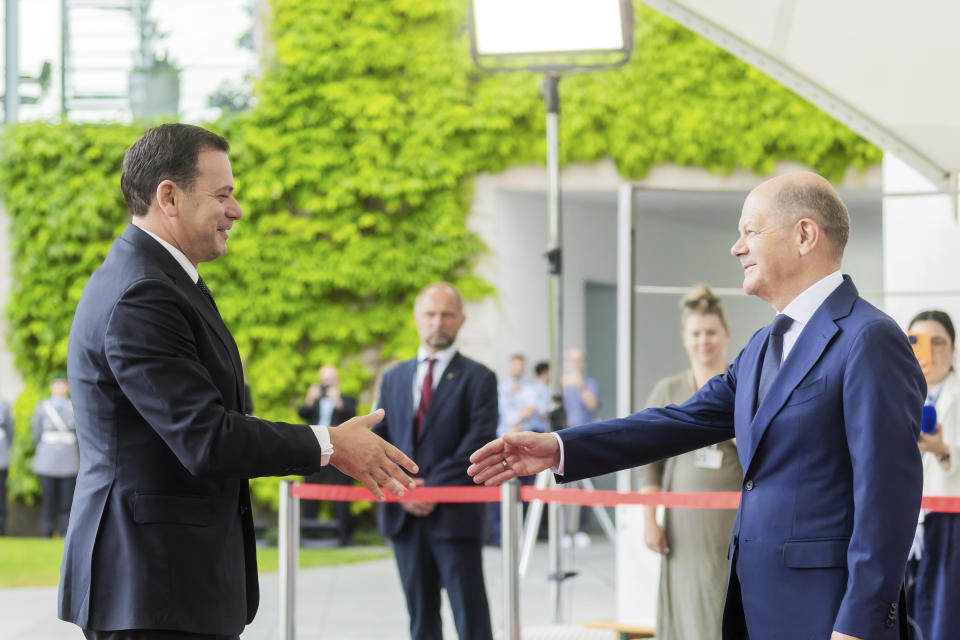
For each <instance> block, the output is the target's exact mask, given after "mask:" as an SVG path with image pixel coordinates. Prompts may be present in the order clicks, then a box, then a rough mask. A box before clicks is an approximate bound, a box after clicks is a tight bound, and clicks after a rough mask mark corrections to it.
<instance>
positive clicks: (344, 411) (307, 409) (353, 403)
mask: <svg viewBox="0 0 960 640" xmlns="http://www.w3.org/2000/svg"><path fill="white" fill-rule="evenodd" d="M340 400H341V401H342V404H343V406H342V407H340V408H339V409H337V408H336V407H334V409H333V415H331V416H330V426H331V427H336V426H338V425H339V424H340V423H342V422H346V421H347V420H349V419H350V418H353V417H354V416H356V415H357V399H356V398H354V397H353V396H348V395H344V394H341V395H340ZM297 415H299V416H300V417H301V418H303V419H304V420H306V421H307V424H319V423H320V401H319V400H317V401H316V402H314V403H313V404H305V405H303V406H301V407H300V408H299V409H297Z"/></svg>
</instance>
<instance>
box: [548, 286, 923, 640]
mask: <svg viewBox="0 0 960 640" xmlns="http://www.w3.org/2000/svg"><path fill="white" fill-rule="evenodd" d="M769 332H770V329H769V327H766V328H764V329H761V330H760V331H758V332H757V333H756V334H754V336H753V337H752V338H751V340H750V342H749V343H748V344H747V346H746V348H744V350H743V351H742V352H741V353H740V355H739V356H738V357H737V359H736V361H734V363H733V364H732V365H731V366H730V368H729V369H728V370H727V372H726V373H725V374H723V375H720V376H717V377H715V378H713V379H712V380H710V381H709V382H708V383H707V384H706V385H705V386H704V387H703V388H702V389H701V390H700V391H699V392H698V393H696V394H695V395H694V396H693V397H692V398H691V399H690V400H688V401H687V402H686V403H684V404H682V405H680V406H674V405H671V406H669V407H666V408H662V409H648V410H645V411H642V412H640V413H637V414H634V415H632V416H629V417H626V418H622V419H617V420H609V421H606V422H600V423H595V424H592V425H588V426H585V427H579V428H573V429H567V430H565V431H562V432H560V437H561V438H562V439H563V447H564V457H565V461H564V465H565V466H564V475H563V478H562V480H565V481H570V480H577V479H580V478H585V477H588V476H595V475H599V474H603V473H608V472H611V471H615V470H619V469H626V468H629V467H633V466H637V465H639V464H646V463H648V462H651V461H653V460H656V459H660V458H664V457H668V456H672V455H676V454H678V453H682V452H684V451H689V450H692V449H696V448H699V447H702V446H705V445H708V444H711V443H715V442H721V441H723V440H727V439H729V438H731V437H733V436H736V438H737V450H738V452H739V456H740V462H741V464H742V466H743V469H744V483H743V489H742V491H741V499H740V509H739V511H738V512H737V519H736V524H735V525H734V531H733V538H732V540H731V545H730V557H731V558H735V562H736V564H735V566H733V567H732V570H733V571H732V573H731V588H730V590H729V591H728V593H727V607H726V611H725V614H724V638H728V639H731V640H732V639H734V638H742V637H743V633H742V626H743V624H744V621H745V622H746V625H747V627H748V629H749V632H750V637H751V638H762V639H765V638H777V640H793V639H796V640H801V639H802V640H809V639H811V638H824V639H826V638H829V635H830V632H831V630H832V629H836V630H838V631H841V632H843V633H847V634H850V635H853V636H856V637H860V638H870V639H871V640H881V639H891V638H897V637H900V627H901V625H902V619H900V618H902V609H901V608H900V607H899V606H898V604H899V603H898V600H899V596H900V592H901V586H902V584H903V578H904V568H905V564H906V560H907V553H908V551H909V549H910V545H911V542H912V540H913V535H914V529H915V528H916V523H917V514H918V512H919V509H920V497H921V490H922V469H921V463H920V454H919V452H918V449H917V437H918V434H919V419H920V415H921V407H922V405H923V400H924V396H925V393H926V384H925V382H924V379H923V374H922V373H921V371H920V367H919V365H918V363H917V360H916V358H915V357H914V355H913V353H912V351H911V349H910V346H909V344H908V342H907V339H906V336H905V335H904V334H903V332H902V331H901V330H900V328H899V327H898V326H897V325H896V323H895V322H894V321H893V320H892V319H890V318H889V317H888V316H886V315H885V314H883V313H882V312H881V311H879V310H877V309H876V308H874V307H873V306H871V305H870V304H869V303H867V302H866V301H864V300H863V299H862V298H860V297H859V296H858V294H857V290H856V288H855V287H854V285H853V282H852V281H851V280H850V278H849V277H847V276H845V277H844V282H843V284H841V285H840V286H839V287H838V288H837V289H836V290H835V291H834V292H833V293H832V294H831V295H830V296H829V297H828V298H827V300H826V301H825V302H824V303H823V305H821V307H820V308H819V309H818V310H817V311H816V313H815V314H814V315H813V317H812V318H811V319H810V322H809V323H808V324H807V325H806V326H805V327H804V329H803V331H802V333H801V334H800V336H799V338H798V340H797V342H796V343H795V344H794V346H793V348H792V350H791V351H790V353H789V354H788V356H787V358H786V360H785V361H784V363H783V366H782V368H781V369H780V372H779V374H778V376H777V378H776V379H775V380H774V383H773V386H772V387H771V389H770V391H769V392H768V394H767V396H766V397H765V398H764V400H763V402H762V403H761V404H760V405H759V406H756V391H757V383H758V381H759V376H760V369H761V365H762V362H763V357H764V351H765V350H766V343H767V336H768V334H769ZM736 578H738V579H739V585H737V583H736V580H735V579H736Z"/></svg>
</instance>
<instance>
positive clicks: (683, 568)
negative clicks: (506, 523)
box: [634, 285, 743, 640]
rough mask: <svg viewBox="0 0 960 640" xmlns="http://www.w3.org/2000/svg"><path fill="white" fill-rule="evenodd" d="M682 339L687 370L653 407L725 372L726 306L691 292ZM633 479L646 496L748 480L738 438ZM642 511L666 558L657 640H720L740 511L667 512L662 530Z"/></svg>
mask: <svg viewBox="0 0 960 640" xmlns="http://www.w3.org/2000/svg"><path fill="white" fill-rule="evenodd" d="M681 337H682V340H683V347H684V349H686V351H687V356H688V357H689V358H690V368H689V369H687V370H686V371H683V372H681V373H678V374H676V375H672V376H669V377H666V378H663V379H661V380H660V381H659V382H657V384H656V385H655V386H654V388H653V391H652V392H651V394H650V397H649V398H648V399H647V406H648V407H663V406H666V405H668V404H681V403H683V402H685V401H686V400H687V399H688V398H689V397H690V396H692V395H693V394H694V392H696V391H697V389H699V388H700V387H702V386H703V385H704V384H706V382H707V381H708V380H710V378H712V377H713V376H715V375H718V374H721V373H723V372H724V370H725V369H726V367H727V342H728V341H729V340H730V327H729V325H728V324H727V318H726V314H725V313H724V310H723V305H722V304H721V303H720V300H719V299H718V298H717V297H716V296H715V295H714V294H713V292H711V291H710V289H709V288H708V287H707V286H706V285H699V286H697V287H694V288H693V289H692V290H691V291H690V292H689V293H688V294H687V295H686V296H685V297H684V299H683V312H682V315H681ZM634 473H635V480H637V481H638V482H637V484H639V486H640V488H641V489H640V490H641V491H642V492H645V493H650V492H655V491H661V490H662V491H739V490H740V483H741V481H742V479H743V471H742V470H741V468H740V460H739V459H738V458H737V449H736V446H735V444H734V442H733V440H728V441H726V442H721V443H720V444H717V445H712V446H710V447H705V448H703V449H698V450H696V451H690V452H688V453H684V454H682V455H679V456H677V457H675V458H670V459H668V460H664V461H660V462H655V463H653V464H650V465H647V466H645V467H640V468H638V469H636V470H635V471H634ZM645 510H646V519H645V526H644V538H645V542H646V544H647V546H648V547H649V548H650V549H652V550H653V551H655V552H656V553H659V554H661V556H662V559H661V565H660V586H659V592H658V597H657V640H689V639H690V638H697V640H711V639H714V638H715V639H716V640H719V639H720V624H721V619H722V617H723V602H724V597H725V595H726V592H727V570H728V567H727V546H728V544H729V542H730V533H731V531H732V530H733V521H734V518H735V517H736V512H735V511H733V510H729V509H728V510H724V509H667V510H666V511H665V512H664V518H663V525H662V526H661V525H660V523H658V522H657V517H656V508H655V507H645Z"/></svg>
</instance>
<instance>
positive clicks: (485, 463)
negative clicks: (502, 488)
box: [467, 431, 560, 486]
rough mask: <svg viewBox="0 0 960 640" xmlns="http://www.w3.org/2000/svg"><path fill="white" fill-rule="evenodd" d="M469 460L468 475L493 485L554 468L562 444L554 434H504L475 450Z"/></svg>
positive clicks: (558, 461) (482, 482) (523, 432)
mask: <svg viewBox="0 0 960 640" xmlns="http://www.w3.org/2000/svg"><path fill="white" fill-rule="evenodd" d="M470 462H472V463H473V464H471V465H470V468H468V469H467V474H468V475H470V476H472V477H473V481H474V482H476V483H477V484H486V485H488V486H494V485H498V484H503V483H504V482H506V481H507V480H509V479H511V478H516V477H518V476H529V475H533V474H535V473H539V472H541V471H543V470H544V469H549V468H551V467H555V466H556V465H558V464H559V463H560V443H559V442H557V439H556V437H555V436H554V435H553V434H552V433H535V432H533V431H520V432H512V433H505V434H503V435H502V436H501V437H499V438H497V439H496V440H494V441H493V442H489V443H487V444H485V445H484V446H482V447H480V448H479V449H477V450H476V451H474V452H473V455H471V456H470ZM504 462H506V464H504Z"/></svg>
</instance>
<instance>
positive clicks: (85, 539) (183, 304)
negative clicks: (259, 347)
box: [59, 225, 321, 634]
mask: <svg viewBox="0 0 960 640" xmlns="http://www.w3.org/2000/svg"><path fill="white" fill-rule="evenodd" d="M67 367H68V376H69V382H70V390H71V393H72V399H73V405H74V410H75V413H76V422H77V436H78V440H79V445H80V458H81V465H80V474H79V477H78V478H77V488H76V494H75V497H74V509H73V511H72V513H71V517H70V525H69V530H68V532H67V537H66V547H65V550H64V557H63V566H62V568H61V580H60V609H59V611H60V618H61V619H63V620H67V621H70V622H74V623H76V624H78V625H80V626H81V627H84V628H87V629H98V630H115V629H168V630H174V631H187V632H192V633H205V634H239V633H240V631H242V629H243V627H244V624H246V623H249V622H250V621H251V620H252V619H253V616H254V614H255V613H256V610H257V605H258V602H259V588H258V584H257V567H256V550H255V546H254V534H253V520H252V518H251V514H250V494H249V490H248V484H247V479H248V478H252V477H254V476H263V475H286V474H305V473H310V472H311V471H313V470H315V469H317V468H319V466H320V455H321V454H320V446H319V444H318V442H317V439H316V437H315V436H314V434H313V432H312V430H311V429H310V428H309V427H307V426H305V425H289V424H283V423H274V422H267V421H266V420H261V419H259V418H255V417H251V416H246V415H244V413H243V410H244V407H243V373H242V371H241V365H240V355H239V353H238V352H237V347H236V344H235V343H234V341H233V338H232V337H231V335H230V332H229V331H228V330H227V327H226V326H225V325H224V324H223V321H222V320H221V318H220V316H219V314H218V313H217V312H216V311H215V310H214V309H213V307H212V306H211V305H210V303H209V302H208V301H207V299H206V298H205V297H204V296H203V294H202V293H200V290H199V289H198V288H197V286H196V285H195V284H194V283H193V282H191V280H190V278H189V277H188V276H187V274H186V273H184V271H183V269H182V267H180V265H179V264H178V263H177V262H176V261H175V260H174V258H173V257H172V256H171V255H170V254H169V253H168V252H167V251H166V250H165V249H164V248H163V247H162V246H161V245H160V244H159V243H158V242H156V241H155V240H154V239H153V238H151V237H150V236H149V235H147V234H146V233H144V232H143V231H141V230H140V229H138V228H137V227H134V226H133V225H130V226H128V227H127V229H126V231H124V233H123V235H122V236H121V237H120V238H117V240H115V241H114V243H113V246H112V248H111V249H110V253H109V254H108V255H107V257H106V259H105V260H104V262H103V265H101V266H100V268H99V269H97V270H96V271H95V272H94V273H93V275H92V276H91V277H90V280H89V281H88V282H87V285H86V287H85V288H84V291H83V295H82V296H81V297H80V302H79V304H78V305H77V311H76V315H75V317H74V321H73V326H72V328H71V331H70V342H69V347H68V358H67Z"/></svg>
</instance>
